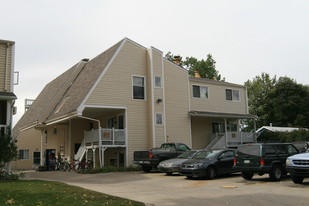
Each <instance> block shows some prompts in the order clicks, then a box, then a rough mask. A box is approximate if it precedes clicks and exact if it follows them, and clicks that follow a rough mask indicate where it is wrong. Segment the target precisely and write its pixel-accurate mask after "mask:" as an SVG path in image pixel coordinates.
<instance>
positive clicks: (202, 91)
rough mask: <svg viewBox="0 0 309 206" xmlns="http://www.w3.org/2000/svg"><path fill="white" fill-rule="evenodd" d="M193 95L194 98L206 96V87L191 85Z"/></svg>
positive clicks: (205, 97)
mask: <svg viewBox="0 0 309 206" xmlns="http://www.w3.org/2000/svg"><path fill="white" fill-rule="evenodd" d="M192 89H193V97H196V98H204V99H207V98H208V87H204V86H197V85H192Z"/></svg>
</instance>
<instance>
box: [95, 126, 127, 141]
mask: <svg viewBox="0 0 309 206" xmlns="http://www.w3.org/2000/svg"><path fill="white" fill-rule="evenodd" d="M101 134H102V136H101V140H102V144H103V145H125V144H126V143H125V138H126V137H125V136H126V135H125V130H124V129H114V128H112V129H102V130H101Z"/></svg>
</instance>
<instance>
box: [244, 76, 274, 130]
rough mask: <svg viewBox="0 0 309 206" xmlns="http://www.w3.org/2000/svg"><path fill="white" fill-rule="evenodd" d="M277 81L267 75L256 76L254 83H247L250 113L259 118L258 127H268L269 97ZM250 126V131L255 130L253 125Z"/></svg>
mask: <svg viewBox="0 0 309 206" xmlns="http://www.w3.org/2000/svg"><path fill="white" fill-rule="evenodd" d="M276 82H277V79H276V76H274V77H270V75H269V74H267V73H262V74H261V75H260V76H256V77H255V78H254V79H253V80H252V81H250V80H248V81H246V82H245V86H246V87H247V94H248V105H249V113H250V114H253V115H256V116H258V117H259V121H258V122H257V127H262V126H265V125H268V124H269V122H268V120H269V117H268V115H269V114H268V111H267V109H268V100H269V99H268V96H269V94H270V92H271V91H272V90H273V89H274V87H275V85H276ZM247 124H249V126H250V127H249V129H253V123H252V122H250V123H247Z"/></svg>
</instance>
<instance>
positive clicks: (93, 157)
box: [92, 148, 95, 168]
mask: <svg viewBox="0 0 309 206" xmlns="http://www.w3.org/2000/svg"><path fill="white" fill-rule="evenodd" d="M92 161H93V168H95V148H92Z"/></svg>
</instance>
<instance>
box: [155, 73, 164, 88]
mask: <svg viewBox="0 0 309 206" xmlns="http://www.w3.org/2000/svg"><path fill="white" fill-rule="evenodd" d="M156 78H160V83H161V84H160V86H159V87H158V86H157V85H156ZM153 83H154V88H159V89H162V88H163V86H162V76H155V77H154V81H153Z"/></svg>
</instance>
